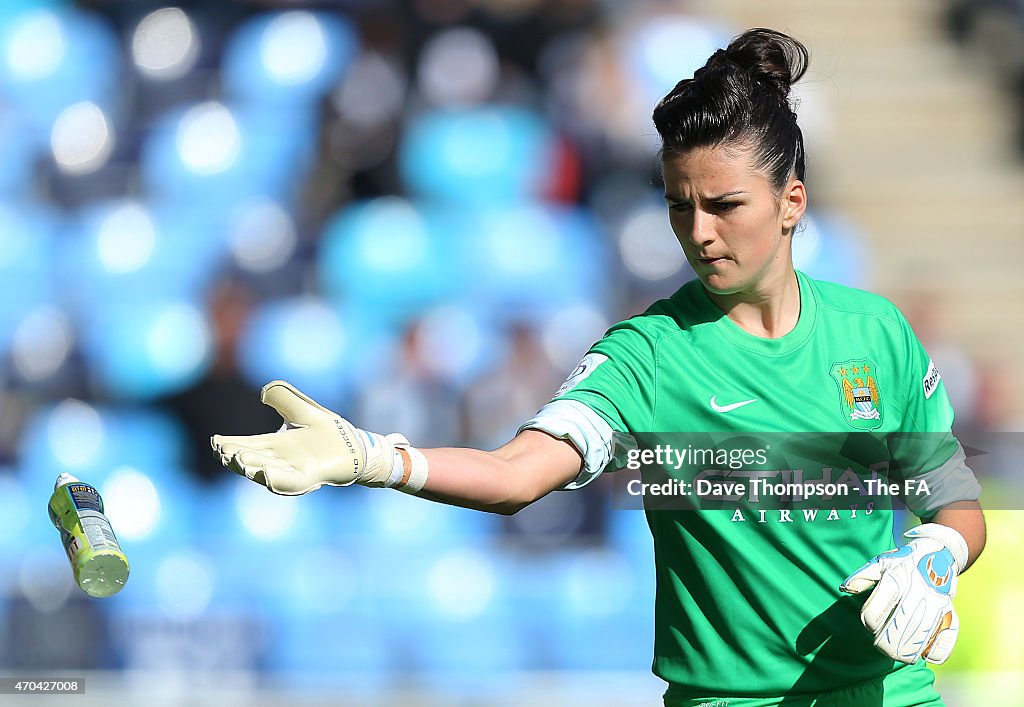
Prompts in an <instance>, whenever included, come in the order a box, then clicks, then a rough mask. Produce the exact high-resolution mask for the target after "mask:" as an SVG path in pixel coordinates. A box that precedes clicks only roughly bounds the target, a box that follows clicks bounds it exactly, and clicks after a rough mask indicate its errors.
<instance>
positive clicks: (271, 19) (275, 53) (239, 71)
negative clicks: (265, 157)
mask: <svg viewBox="0 0 1024 707" xmlns="http://www.w3.org/2000/svg"><path fill="white" fill-rule="evenodd" d="M358 48H359V39H358V36H357V35H356V33H355V32H354V31H353V28H352V26H351V24H350V23H349V22H348V20H347V19H345V17H343V16H342V15H339V14H338V13H326V12H307V11H286V12H268V13H263V14H260V15H256V16H255V17H252V18H251V19H249V20H248V21H246V22H245V23H244V24H242V25H241V26H240V27H239V28H238V29H237V30H235V32H234V34H233V35H232V36H231V37H230V38H229V40H228V43H227V47H226V48H225V52H224V66H223V75H224V85H225V90H226V92H227V94H228V95H229V96H231V97H232V98H238V99H246V100H249V101H252V102H255V103H259V104H261V105H279V106H287V107H288V108H289V109H292V108H294V107H295V106H296V105H299V106H301V105H302V104H307V105H309V104H313V103H315V102H316V101H317V100H318V99H319V98H320V96H322V95H323V94H324V93H326V92H327V91H328V90H330V88H331V87H332V86H333V85H334V84H335V83H336V82H337V81H338V80H339V78H340V77H341V75H342V74H343V73H344V71H345V69H346V68H347V67H348V65H349V64H350V63H351V61H352V59H353V57H354V56H355V54H356V52H357V51H358Z"/></svg>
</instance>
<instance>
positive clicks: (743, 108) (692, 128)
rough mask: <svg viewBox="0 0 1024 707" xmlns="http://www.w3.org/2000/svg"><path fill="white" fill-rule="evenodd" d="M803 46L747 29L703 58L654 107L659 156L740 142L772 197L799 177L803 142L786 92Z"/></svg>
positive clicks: (798, 71) (797, 74)
mask: <svg viewBox="0 0 1024 707" xmlns="http://www.w3.org/2000/svg"><path fill="white" fill-rule="evenodd" d="M808 61H809V56H808V53H807V48H806V47H805V46H804V45H803V44H801V43H800V42H798V41H797V40H795V39H793V38H792V37H790V36H789V35H786V34H783V33H781V32H776V31H774V30H770V29H762V28H755V29H750V30H747V31H746V32H744V33H743V34H741V35H739V36H738V37H736V38H735V39H733V40H732V42H731V43H730V44H729V46H728V47H726V48H725V49H719V50H718V51H717V52H715V53H714V54H712V55H711V58H709V59H708V61H707V63H706V64H705V65H704V67H703V68H701V69H698V70H697V71H696V72H695V73H694V74H693V78H692V79H683V80H682V81H680V82H679V83H677V84H676V86H675V88H673V89H672V90H671V91H669V93H668V95H666V96H665V97H664V98H662V99H661V101H660V102H659V103H658V105H657V106H656V107H655V109H654V125H655V127H656V128H657V130H658V134H659V135H660V136H661V143H662V155H663V156H665V155H670V154H672V153H674V152H685V151H688V150H691V149H693V148H697V147H716V146H719V145H731V144H745V145H749V146H750V147H752V148H753V149H754V155H755V158H754V159H755V165H756V167H757V168H758V169H760V170H763V171H764V172H765V174H767V175H768V178H769V181H770V182H771V184H772V186H773V187H774V188H775V190H776V192H779V191H781V190H782V188H783V186H784V185H785V184H786V182H787V181H789V177H790V175H792V174H794V173H795V174H796V177H797V179H801V180H802V179H803V178H804V139H803V134H802V133H801V132H800V127H799V126H798V125H797V123H796V113H795V112H794V111H793V108H792V107H791V106H790V103H789V89H790V87H791V86H792V85H793V84H794V83H796V82H797V81H799V80H800V78H801V77H802V76H803V75H804V73H805V72H806V71H807V64H808Z"/></svg>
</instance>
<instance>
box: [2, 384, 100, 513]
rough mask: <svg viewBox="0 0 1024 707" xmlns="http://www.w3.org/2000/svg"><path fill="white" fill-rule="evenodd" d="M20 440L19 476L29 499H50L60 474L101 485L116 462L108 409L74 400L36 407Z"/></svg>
mask: <svg viewBox="0 0 1024 707" xmlns="http://www.w3.org/2000/svg"><path fill="white" fill-rule="evenodd" d="M18 442H19V444H18V459H19V462H20V466H19V468H18V472H19V474H20V475H21V481H22V483H23V484H24V487H25V491H26V493H28V495H29V497H30V498H49V497H50V493H51V492H52V491H53V483H54V481H55V480H56V479H57V476H58V475H60V474H62V473H69V474H73V475H74V476H77V477H78V478H79V479H81V480H83V481H89V482H94V481H95V482H97V483H100V482H102V480H103V478H105V476H106V475H107V474H108V473H109V472H110V470H111V469H113V468H114V467H115V466H117V463H118V458H117V457H118V450H117V443H116V440H115V439H114V436H113V432H112V429H111V419H110V414H109V411H108V410H107V409H106V408H103V407H97V406H93V405H90V404H88V403H85V402H82V401H78V400H63V401H61V402H58V403H54V404H51V405H46V406H44V407H41V408H40V409H38V410H37V411H36V412H34V413H33V414H32V416H31V417H29V419H28V420H27V421H26V423H25V426H24V428H23V431H22V434H21V437H20V439H19V440H18Z"/></svg>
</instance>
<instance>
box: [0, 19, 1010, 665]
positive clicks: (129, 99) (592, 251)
mask: <svg viewBox="0 0 1024 707" xmlns="http://www.w3.org/2000/svg"><path fill="white" fill-rule="evenodd" d="M736 29H737V28H731V27H726V26H721V25H719V24H717V23H715V22H713V21H710V20H708V19H707V18H703V17H701V16H698V15H694V14H692V13H690V12H688V10H687V5H686V3H679V2H671V3H668V2H653V1H652V2H635V3H613V2H600V1H599V0H550V1H547V2H542V1H541V0H407V1H404V2H398V1H395V0H336V1H334V2H320V3H316V2H309V3H307V2H284V1H281V2H271V1H264V2H259V1H256V0H250V1H241V0H239V1H237V2H219V3H204V2H196V1H193V2H182V3H178V4H177V5H175V6H167V5H165V4H164V3H158V2H131V3H124V2H115V1H110V2H104V1H103V0H89V1H82V2H79V3H70V2H60V1H58V0H9V1H6V2H4V3H3V5H2V7H0V58H2V60H0V149H2V150H3V153H4V160H3V161H2V162H0V222H2V224H3V225H2V227H0V357H2V362H3V367H2V373H3V375H2V385H0V413H2V414H0V464H3V465H4V470H3V473H0V484H2V488H0V512H2V513H5V514H6V517H7V518H8V519H9V520H10V522H9V523H8V524H7V527H8V528H9V530H8V531H7V532H6V533H5V534H4V535H3V536H0V567H3V568H4V569H5V573H4V574H5V575H6V576H7V577H9V579H8V583H7V587H6V589H7V591H6V594H5V598H4V599H2V600H0V601H2V602H5V603H6V604H7V606H8V616H9V617H11V618H10V620H9V621H8V622H7V623H6V624H5V629H4V631H5V633H4V646H5V647H4V649H3V653H2V658H3V661H4V662H3V664H4V665H7V666H10V667H14V668H21V667H39V666H46V667H51V666H53V665H55V664H67V665H72V666H73V665H83V666H84V667H99V668H109V667H115V668H121V667H147V666H150V667H152V666H154V665H160V666H165V667H166V666H171V667H172V668H173V667H174V666H175V665H182V666H187V667H194V666H195V665H205V666H207V667H208V668H209V669H210V670H211V671H213V670H229V669H235V668H237V669H252V670H257V669H270V668H271V667H272V668H273V669H274V670H277V671H285V672H288V671H294V672H295V673H296V674H298V673H302V672H303V671H305V672H309V671H319V670H322V671H323V672H324V673H325V674H332V675H334V674H335V673H336V672H337V671H336V670H335V668H336V666H337V665H344V666H346V669H351V670H354V671H358V672H359V675H360V676H361V677H360V680H361V681H363V682H365V681H367V680H369V681H371V682H372V679H373V676H378V677H380V679H381V680H383V679H384V677H383V676H386V675H388V674H390V672H391V671H398V670H408V669H415V670H420V671H423V672H424V674H427V675H435V674H436V675H442V676H446V677H445V679H446V680H449V681H451V680H455V681H457V680H458V679H465V673H466V672H467V671H463V670H456V666H459V667H465V666H467V665H468V666H476V667H477V668H478V669H479V671H480V672H481V673H486V670H487V669H488V668H494V669H498V668H503V667H504V668H515V669H519V668H552V667H555V668H566V667H606V668H612V669H638V670H645V669H646V668H647V663H648V660H649V656H650V638H651V636H650V625H651V617H650V608H651V605H652V604H651V601H652V600H651V596H650V590H651V582H652V577H651V576H650V569H651V566H650V564H649V553H650V547H649V545H650V538H649V534H648V533H647V530H646V526H645V521H644V519H643V517H642V514H639V513H628V512H619V513H612V512H610V511H609V508H608V495H609V494H608V488H607V484H604V482H603V481H602V482H600V483H598V484H596V485H594V486H593V487H591V488H590V489H588V490H587V491H585V492H582V493H573V494H568V493H564V494H558V493H556V494H552V495H551V496H549V497H548V498H546V499H544V500H543V501H542V502H541V503H538V504H536V505H535V506H533V507H531V508H529V509H527V510H526V511H524V512H523V513H521V514H519V515H517V516H515V517H512V518H508V519H505V518H491V517H486V516H482V515H481V514H473V513H471V512H468V511H461V510H448V509H441V510H438V509H436V508H431V507H429V505H430V504H424V503H419V504H416V503H413V504H412V505H410V504H409V503H408V501H409V499H407V498H406V497H404V496H402V495H401V494H390V493H388V494H385V493H381V492H377V493H376V494H368V493H365V492H364V490H363V489H345V490H344V491H340V490H328V491H325V492H320V493H319V494H315V495H314V497H309V498H303V499H279V498H276V497H271V496H270V495H269V494H266V492H265V491H261V490H259V489H257V488H255V487H254V486H253V485H251V484H242V483H240V480H239V479H236V478H234V477H232V476H231V475H230V473H229V472H226V471H225V470H223V469H222V468H221V467H220V465H219V463H218V462H217V460H215V459H214V458H213V455H212V454H211V453H210V452H209V449H208V442H207V440H208V438H209V436H210V435H211V434H213V433H220V434H253V433H257V432H265V431H271V430H273V429H276V428H277V427H278V426H279V424H280V420H279V419H278V418H277V417H276V415H275V414H274V413H273V411H271V410H269V409H268V408H265V407H263V406H261V405H260V404H259V389H260V386H261V385H262V384H263V383H265V382H266V381H268V380H271V379H273V378H284V379H287V380H290V381H292V382H293V383H295V384H296V385H297V386H298V387H299V388H300V389H302V390H303V391H305V392H307V393H308V394H310V395H312V396H313V397H315V398H316V399H318V400H319V401H320V402H322V403H323V404H324V405H327V406H329V407H331V408H332V409H335V410H337V411H339V412H341V413H343V414H345V415H346V416H348V417H349V418H351V419H352V420H353V421H354V422H355V423H356V424H358V425H360V426H363V427H366V428H368V429H373V430H375V431H379V432H382V433H387V432H392V431H401V432H402V433H403V434H405V435H406V436H407V437H408V438H409V439H410V440H412V441H413V442H414V443H415V444H417V445H418V446H425V447H429V446H462V445H468V446H475V447H481V448H488V449H489V448H494V447H496V446H498V445H500V444H502V443H503V442H505V441H507V440H508V439H510V438H511V437H512V436H513V435H514V434H515V432H516V429H517V428H518V425H519V424H521V423H522V422H523V421H524V420H526V419H528V418H529V417H530V416H532V414H533V413H534V412H535V411H536V410H537V409H538V408H539V407H540V406H541V405H542V404H543V403H545V402H546V401H547V400H548V399H549V397H550V395H551V394H552V392H553V391H554V390H555V389H557V387H558V385H559V383H560V382H561V380H562V379H563V378H564V377H565V376H566V375H567V374H568V373H569V372H570V371H571V370H572V368H573V367H574V366H575V364H576V362H577V361H578V359H579V357H580V356H581V355H582V354H583V353H584V352H585V351H586V349H587V347H588V346H589V344H590V343H592V342H593V341H594V340H596V339H597V338H599V337H600V336H601V334H602V333H603V332H604V330H605V329H606V328H607V327H608V326H609V325H610V324H611V323H613V322H615V321H617V320H619V319H622V318H624V317H626V316H629V315H631V314H633V313H637V312H639V311H642V310H643V309H644V308H645V307H646V306H647V305H648V304H649V303H650V302H652V301H653V300H654V299H656V298H658V297H663V296H667V295H668V294H671V292H673V291H674V290H675V289H676V288H677V287H679V286H680V285H681V284H682V283H683V282H684V281H685V280H686V279H688V278H689V277H691V276H692V272H691V271H690V270H689V268H688V266H687V265H686V263H685V261H684V259H683V257H682V253H681V251H680V250H679V248H678V244H677V243H676V242H675V240H674V237H673V236H672V234H671V232H670V230H669V228H668V222H667V217H666V215H665V209H664V206H663V201H662V198H661V192H660V188H659V183H658V174H657V171H658V170H657V155H656V148H657V144H656V139H655V138H656V136H655V133H654V130H653V127H652V126H651V124H650V118H649V116H650V112H651V110H652V108H653V105H654V104H655V103H656V102H657V100H658V98H660V96H661V95H663V94H664V93H665V92H666V91H667V90H668V89H670V88H671V87H672V86H673V85H674V84H675V82H676V81H678V80H679V79H681V78H684V77H688V76H690V75H691V74H692V72H693V71H694V70H695V69H696V68H698V67H699V66H701V65H702V64H703V62H704V61H705V60H706V58H707V57H708V56H709V55H710V54H711V53H712V52H713V51H714V50H715V49H716V48H718V47H720V46H724V45H725V43H727V41H728V39H729V37H730V36H731V35H732V34H734V33H735V30H736ZM828 111H829V107H828V106H827V105H823V104H821V103H818V102H815V101H814V100H812V99H811V98H810V97H808V99H807V100H806V101H804V102H803V104H802V107H801V113H800V114H801V116H802V121H803V123H804V125H805V130H806V131H807V143H808V146H809V147H808V149H809V153H810V154H811V155H812V157H813V154H814V152H813V146H814V144H815V143H816V141H820V140H823V139H825V137H824V136H823V135H822V134H820V133H819V132H817V130H816V127H815V126H820V125H824V124H827V122H828V121H827V116H828ZM812 161H813V160H812ZM812 173H813V169H812ZM813 188H814V187H813V183H812V184H811V185H810V189H811V190H812V191H813ZM839 206H841V205H837V206H836V207H835V208H819V209H818V210H816V211H815V212H813V213H811V214H809V216H808V217H807V218H806V222H805V224H804V227H803V229H802V231H801V232H800V233H799V235H798V236H797V240H796V241H795V246H794V247H795V251H796V259H797V266H798V267H799V268H801V269H803V270H805V271H807V272H808V273H810V274H811V275H812V276H816V277H821V278H823V279H829V280H834V281H839V282H843V283H845V284H850V285H855V286H856V285H861V286H866V285H867V284H868V283H867V278H868V276H869V273H868V271H867V264H866V262H865V258H864V257H863V255H862V247H863V236H862V235H861V234H859V233H858V231H857V229H856V227H855V226H854V225H853V224H851V223H850V222H849V220H848V219H846V218H845V217H844V216H843V214H842V212H841V210H839ZM934 311H935V310H934V308H932V309H931V310H929V309H928V308H927V307H922V308H920V310H914V311H908V315H909V316H910V317H911V321H912V323H914V324H915V325H916V326H919V328H920V330H921V331H920V333H921V336H922V339H924V340H925V343H926V345H930V344H931V343H933V342H931V341H929V339H930V338H931V339H933V340H934V344H935V348H936V349H943V351H942V353H938V352H936V351H933V355H935V357H936V360H937V362H938V363H939V367H940V369H943V372H944V379H945V380H946V381H947V386H949V387H950V388H951V389H955V394H954V395H953V397H954V399H955V402H956V403H957V406H958V409H959V411H960V413H959V414H960V415H961V418H960V419H961V421H962V424H981V425H986V424H990V422H989V421H988V420H986V419H984V418H983V416H982V413H983V412H985V410H986V408H984V406H979V405H978V404H977V401H978V400H982V399H984V397H983V395H984V390H985V388H984V385H983V376H982V374H981V373H979V371H978V370H977V367H976V366H975V365H974V364H973V363H972V362H971V361H970V360H969V359H967V358H965V356H964V355H963V354H962V351H961V350H960V349H959V348H958V347H957V346H956V345H955V344H949V346H948V347H947V348H943V347H944V346H945V342H942V341H940V339H941V337H943V336H944V332H942V329H941V325H940V324H935V325H933V324H931V323H929V322H928V321H926V317H927V316H929V313H930V312H934ZM947 367H948V368H947ZM954 371H955V372H954ZM61 471H68V472H70V473H73V474H76V475H78V476H79V477H80V478H82V479H84V480H88V481H91V482H93V483H96V484H97V485H98V486H100V488H101V490H102V491H103V493H104V496H105V497H106V498H107V504H108V507H109V508H110V512H111V517H112V521H113V523H114V527H115V529H117V530H118V532H119V533H120V535H121V536H122V539H123V541H124V543H123V544H124V545H125V549H126V551H127V553H128V555H129V557H130V559H131V560H132V561H133V562H134V566H133V577H132V580H131V582H130V583H129V586H128V588H126V590H125V592H124V593H123V595H119V599H118V600H117V601H114V602H108V603H107V604H105V605H103V606H102V607H101V608H98V607H97V606H96V603H95V602H94V603H91V604H89V603H86V602H84V601H82V599H81V598H80V597H79V596H78V595H77V594H74V593H73V592H72V591H71V589H70V588H69V587H68V586H67V583H66V582H64V583H63V584H61V583H59V582H57V580H56V579H54V577H55V573H56V572H59V573H60V578H61V579H62V580H63V579H66V577H65V575H67V574H69V572H68V571H67V569H66V567H60V565H61V563H64V562H65V561H64V558H63V557H62V556H61V555H60V552H59V543H58V539H57V537H56V532H55V531H54V530H53V529H52V528H50V527H48V526H47V525H46V523H47V521H46V514H45V512H43V506H44V505H45V500H46V498H47V497H48V489H49V488H50V485H51V484H52V482H53V479H54V478H55V477H56V476H57V474H58V473H60V472H61ZM250 487H252V488H250ZM26 547H29V548H37V549H38V552H34V553H33V554H32V558H31V559H28V556H27V555H26V554H25V548H26ZM46 548H48V549H49V551H47V550H46ZM54 567H57V569H56V570H54V569H53V568H54ZM254 578H258V582H259V586H258V587H254V586H253V583H254ZM453 578H455V579H453ZM453 582H454V584H453ZM541 587H544V588H546V589H541ZM425 593H426V594H425ZM551 593H554V596H552V595H551ZM425 595H426V596H428V597H429V599H428V600H424V599H423V597H424V596H425ZM396 607H400V608H399V609H397V610H396ZM385 608H386V609H387V611H385V610H384V609H385ZM339 612H344V613H339ZM527 613H528V614H529V618H528V619H526V620H524V619H523V616H524V615H526V614H527ZM198 617H202V619H203V621H201V622H200V621H197V620H196V619H197V618H198ZM470 619H472V621H470ZM68 625H74V626H79V627H90V626H91V627H93V628H82V629H81V630H80V631H78V632H77V633H76V637H75V638H74V640H64V641H59V640H53V641H50V642H46V641H42V640H41V639H39V638H38V636H43V635H54V634H56V635H60V634H61V627H62V626H68ZM328 629H329V630H333V631H338V632H340V633H343V634H344V635H345V636H352V637H354V638H352V639H351V640H349V641H338V642H337V643H338V644H339V645H332V646H330V647H328V648H327V649H325V650H326V651H327V652H326V653H323V654H322V653H318V652H316V651H314V649H313V647H312V646H311V645H309V643H310V641H315V642H316V643H317V644H319V642H320V641H319V639H317V638H316V636H317V635H319V634H322V632H323V631H324V630H328ZM412 630H415V631H417V632H418V633H416V634H415V635H416V636H417V637H418V638H417V640H416V641H411V642H410V641H409V634H408V631H412ZM513 634H514V636H515V637H516V640H508V636H509V635H513ZM607 636H620V637H621V638H620V639H617V640H616V641H615V642H614V645H610V644H609V643H608V641H607V640H604V642H603V643H601V641H602V637H605V639H606V637H607ZM83 637H88V641H86V640H85V638H83ZM353 642H355V643H358V645H359V646H360V649H359V650H358V651H357V650H354V649H353V648H352V647H351V645H352V643H353ZM595 642H598V643H600V645H602V650H601V651H600V652H599V653H600V655H594V652H593V651H588V650H586V647H587V646H588V645H593V644H594V643H595ZM442 643H443V645H442ZM527 647H529V650H527ZM353 666H354V667H353ZM456 673H457V674H456ZM459 676H462V677H461V678H460V677H459ZM360 684H362V682H361V683H360ZM446 684H447V683H446Z"/></svg>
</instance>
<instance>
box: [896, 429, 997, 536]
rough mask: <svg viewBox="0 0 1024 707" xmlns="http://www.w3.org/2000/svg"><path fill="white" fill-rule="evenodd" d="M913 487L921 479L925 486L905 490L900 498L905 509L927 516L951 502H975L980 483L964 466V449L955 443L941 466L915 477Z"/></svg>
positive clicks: (919, 485)
mask: <svg viewBox="0 0 1024 707" xmlns="http://www.w3.org/2000/svg"><path fill="white" fill-rule="evenodd" d="M914 480H915V481H917V482H918V483H917V488H918V490H919V491H921V490H922V486H921V482H922V481H923V482H924V483H926V484H927V485H928V493H908V494H907V495H906V498H905V499H904V500H905V501H906V503H907V508H909V509H910V510H911V511H913V512H914V515H916V516H917V517H919V518H928V517H930V516H933V515H935V513H936V512H937V511H938V510H939V509H941V508H942V507H944V506H948V505H949V504H950V503H953V502H955V501H977V500H978V498H979V497H980V496H981V484H979V483H978V479H977V477H975V476H974V472H973V471H971V468H970V467H969V466H967V457H966V456H965V455H964V448H963V447H962V446H961V445H960V443H959V442H957V450H956V452H954V453H953V456H951V457H950V458H949V460H948V461H946V463H945V464H943V465H942V466H940V467H938V468H935V469H932V470H931V471H929V472H926V473H924V474H921V475H920V476H915V477H914Z"/></svg>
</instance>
